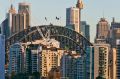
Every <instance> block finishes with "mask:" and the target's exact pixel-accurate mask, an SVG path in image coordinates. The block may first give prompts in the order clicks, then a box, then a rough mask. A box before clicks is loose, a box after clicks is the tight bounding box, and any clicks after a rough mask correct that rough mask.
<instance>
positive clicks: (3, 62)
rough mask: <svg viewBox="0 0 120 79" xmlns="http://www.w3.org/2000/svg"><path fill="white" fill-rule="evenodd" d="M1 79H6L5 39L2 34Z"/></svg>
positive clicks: (0, 42) (0, 49)
mask: <svg viewBox="0 0 120 79" xmlns="http://www.w3.org/2000/svg"><path fill="white" fill-rule="evenodd" d="M0 79H5V37H4V35H1V34H0Z"/></svg>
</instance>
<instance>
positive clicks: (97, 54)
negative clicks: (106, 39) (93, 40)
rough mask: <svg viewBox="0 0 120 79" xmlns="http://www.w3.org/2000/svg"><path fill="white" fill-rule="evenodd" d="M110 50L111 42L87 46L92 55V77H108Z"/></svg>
mask: <svg viewBox="0 0 120 79" xmlns="http://www.w3.org/2000/svg"><path fill="white" fill-rule="evenodd" d="M109 51H110V45H109V44H94V46H90V47H88V48H87V51H86V52H87V53H88V54H89V55H90V59H89V60H90V69H89V70H90V79H96V78H97V77H101V78H103V79H104V78H105V79H108V78H109V76H108V65H109V63H108V54H109Z"/></svg>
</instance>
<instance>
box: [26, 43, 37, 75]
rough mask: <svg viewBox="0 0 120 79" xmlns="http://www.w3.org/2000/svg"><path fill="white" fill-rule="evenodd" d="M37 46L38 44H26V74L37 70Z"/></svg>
mask: <svg viewBox="0 0 120 79" xmlns="http://www.w3.org/2000/svg"><path fill="white" fill-rule="evenodd" d="M38 47H39V44H30V45H27V48H26V55H25V71H26V73H27V74H32V73H34V72H38V71H39V68H38V66H39V60H38V56H39V54H38Z"/></svg>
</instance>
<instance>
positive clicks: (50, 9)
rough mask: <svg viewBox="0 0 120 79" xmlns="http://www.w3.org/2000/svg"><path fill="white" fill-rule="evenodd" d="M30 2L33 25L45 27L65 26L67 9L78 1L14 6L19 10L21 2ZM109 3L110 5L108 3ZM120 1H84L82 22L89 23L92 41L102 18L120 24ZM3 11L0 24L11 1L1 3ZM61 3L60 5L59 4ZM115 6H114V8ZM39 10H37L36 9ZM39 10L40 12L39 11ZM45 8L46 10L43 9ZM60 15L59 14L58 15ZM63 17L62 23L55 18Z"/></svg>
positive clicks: (65, 0)
mask: <svg viewBox="0 0 120 79" xmlns="http://www.w3.org/2000/svg"><path fill="white" fill-rule="evenodd" d="M23 1H26V2H29V3H31V10H32V11H31V13H32V25H44V24H49V23H50V22H52V23H53V24H55V25H62V26H65V22H66V21H65V20H66V8H69V7H75V4H76V2H77V0H74V1H70V0H60V1H55V0H53V1H47V0H43V1H42V0H41V1H33V0H30V1H28V0H17V1H15V0H14V1H13V2H12V3H13V5H14V6H15V7H16V9H18V3H19V2H23ZM108 2H109V3H108ZM119 2H120V1H119V0H116V1H114V0H111V1H109V0H105V1H104V0H95V1H90V0H83V3H84V9H83V10H82V14H81V16H82V18H81V20H82V21H87V22H88V24H89V25H90V29H91V30H90V33H91V35H92V36H93V35H94V37H91V41H92V42H93V41H94V38H95V33H96V24H97V23H98V21H99V19H100V18H101V17H105V18H106V20H108V22H109V24H110V23H111V22H112V17H115V18H116V21H117V22H120V18H119V12H120V11H118V9H117V8H118V7H119ZM1 3H2V4H0V5H1V6H0V7H1V11H0V17H1V19H0V22H2V21H3V20H4V19H5V16H6V13H7V11H8V9H9V7H10V4H11V3H10V1H9V0H5V1H1ZM58 3H59V4H58ZM114 4H115V5H114ZM61 5H62V6H61ZM113 5H114V6H113ZM36 8H37V9H36ZM38 8H39V10H38ZM43 8H44V9H43ZM58 13H59V14H58ZM56 16H58V17H61V20H60V21H56V20H55V17H56ZM45 17H47V18H48V22H46V21H45V19H44V18H45Z"/></svg>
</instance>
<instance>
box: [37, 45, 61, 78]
mask: <svg viewBox="0 0 120 79" xmlns="http://www.w3.org/2000/svg"><path fill="white" fill-rule="evenodd" d="M39 53H40V54H39V62H40V67H39V70H40V74H41V77H46V78H47V77H48V73H49V72H50V71H51V70H52V69H54V68H58V67H60V59H61V57H62V54H63V50H62V49H59V48H56V47H50V48H42V51H41V52H39Z"/></svg>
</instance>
